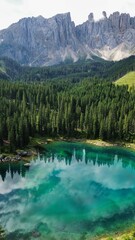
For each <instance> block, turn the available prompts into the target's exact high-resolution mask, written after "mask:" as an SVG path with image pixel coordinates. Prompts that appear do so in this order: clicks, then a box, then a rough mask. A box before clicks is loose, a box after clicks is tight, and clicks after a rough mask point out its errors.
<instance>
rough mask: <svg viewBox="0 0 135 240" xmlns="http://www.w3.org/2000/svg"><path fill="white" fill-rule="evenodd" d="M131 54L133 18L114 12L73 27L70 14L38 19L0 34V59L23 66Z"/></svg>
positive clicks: (134, 45) (134, 39)
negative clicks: (13, 61)
mask: <svg viewBox="0 0 135 240" xmlns="http://www.w3.org/2000/svg"><path fill="white" fill-rule="evenodd" d="M132 54H133V55H134V54H135V17H130V15H129V14H128V13H119V12H114V13H112V14H110V16H107V13H106V12H105V11H103V12H102V18H101V19H99V20H98V21H95V20H94V14H93V13H90V14H89V16H88V20H87V21H86V22H84V23H83V24H80V25H79V26H75V24H74V22H73V21H72V19H71V16H70V12H67V13H61V14H57V15H55V16H53V17H51V18H48V19H47V18H44V17H42V16H38V17H29V18H23V19H21V20H19V22H17V23H14V24H12V25H11V26H9V27H8V28H7V29H4V30H1V31H0V56H7V57H10V58H12V59H14V60H16V61H18V62H19V63H21V64H23V65H32V66H37V65H39V66H42V65H53V64H57V63H60V62H63V61H65V60H66V59H72V60H73V61H76V60H78V59H80V58H81V59H83V58H84V59H88V58H92V55H95V56H100V57H102V58H104V59H107V60H120V59H122V58H125V57H128V56H130V55H132Z"/></svg>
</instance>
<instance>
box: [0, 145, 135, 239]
mask: <svg viewBox="0 0 135 240" xmlns="http://www.w3.org/2000/svg"><path fill="white" fill-rule="evenodd" d="M134 159H135V153H134V152H130V151H126V150H123V149H117V148H113V149H108V148H107V149H105V148H96V147H91V146H88V145H86V144H74V143H71V144H70V143H54V144H49V145H47V146H45V150H44V151H43V152H42V153H40V154H39V156H38V158H37V159H34V160H33V161H31V166H30V169H29V171H27V169H26V168H25V167H24V166H23V164H22V165H21V166H20V165H19V163H17V164H15V165H14V164H13V165H12V166H11V165H8V164H7V165H6V167H5V165H4V167H3V169H4V174H3V173H2V169H1V173H2V174H3V175H2V176H3V177H2V179H3V180H4V181H1V182H0V225H2V226H3V227H4V228H6V229H7V231H8V239H14V240H15V239H22V240H23V239H28V240H29V239H30V240H31V239H33V238H37V239H47V240H50V239H57V240H64V239H68V240H70V239H72V240H80V239H81V237H82V236H84V232H85V233H86V236H85V239H94V236H96V235H100V234H104V233H107V232H110V231H118V229H121V228H124V227H125V226H128V225H131V222H134V221H135V211H134V209H135V170H134ZM5 169H6V170H5ZM5 173H6V175H5ZM24 176H25V177H24Z"/></svg>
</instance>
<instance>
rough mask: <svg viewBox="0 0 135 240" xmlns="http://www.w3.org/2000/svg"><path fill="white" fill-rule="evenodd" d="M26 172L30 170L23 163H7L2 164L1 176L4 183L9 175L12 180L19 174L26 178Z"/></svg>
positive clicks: (0, 166)
mask: <svg viewBox="0 0 135 240" xmlns="http://www.w3.org/2000/svg"><path fill="white" fill-rule="evenodd" d="M26 171H28V168H26V167H25V166H24V164H23V163H22V162H16V163H11V162H10V163H8V162H7V163H1V164H0V175H1V178H2V180H3V181H4V180H5V178H6V175H7V174H8V173H9V174H10V176H11V177H12V178H13V177H14V174H16V173H18V174H19V175H21V176H22V177H25V174H26Z"/></svg>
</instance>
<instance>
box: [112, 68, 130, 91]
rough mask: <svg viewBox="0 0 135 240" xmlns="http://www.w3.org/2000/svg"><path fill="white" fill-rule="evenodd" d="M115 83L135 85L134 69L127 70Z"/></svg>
mask: <svg viewBox="0 0 135 240" xmlns="http://www.w3.org/2000/svg"><path fill="white" fill-rule="evenodd" d="M115 84H116V85H119V86H121V85H128V87H129V88H130V87H132V86H135V71H134V72H129V73H127V74H126V75H124V76H123V77H121V78H119V79H118V80H117V81H116V82H115Z"/></svg>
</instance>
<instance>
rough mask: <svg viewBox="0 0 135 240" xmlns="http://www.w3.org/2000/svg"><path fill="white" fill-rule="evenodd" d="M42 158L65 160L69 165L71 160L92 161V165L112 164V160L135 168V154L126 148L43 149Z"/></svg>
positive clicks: (46, 159)
mask: <svg viewBox="0 0 135 240" xmlns="http://www.w3.org/2000/svg"><path fill="white" fill-rule="evenodd" d="M42 159H43V160H44V161H45V162H53V161H54V160H57V161H59V162H61V161H65V164H66V165H70V164H71V163H72V162H73V161H77V162H78V163H79V162H85V163H86V164H88V163H92V164H93V165H98V166H103V165H107V166H108V167H109V166H112V165H114V162H121V163H122V167H123V168H126V167H128V166H131V167H132V168H133V169H135V161H134V159H135V154H134V153H130V152H127V151H126V150H125V151H124V150H115V151H114V150H113V149H108V150H101V149H100V150H98V151H97V150H94V149H92V150H89V149H88V148H84V149H75V148H73V149H70V150H62V151H60V150H54V149H53V151H51V150H50V151H45V154H44V157H42Z"/></svg>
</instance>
